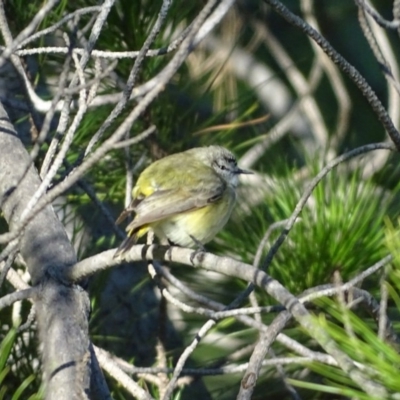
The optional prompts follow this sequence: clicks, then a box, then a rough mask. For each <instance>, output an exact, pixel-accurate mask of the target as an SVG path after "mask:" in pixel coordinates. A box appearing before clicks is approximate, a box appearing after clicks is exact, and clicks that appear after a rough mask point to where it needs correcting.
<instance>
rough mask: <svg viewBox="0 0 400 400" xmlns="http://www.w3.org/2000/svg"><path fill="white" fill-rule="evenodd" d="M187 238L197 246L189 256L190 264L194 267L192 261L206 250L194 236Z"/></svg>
mask: <svg viewBox="0 0 400 400" xmlns="http://www.w3.org/2000/svg"><path fill="white" fill-rule="evenodd" d="M189 236H190V239H192V240H193V242H194V243H195V244H196V246H197V249H196V250H195V251H194V252H193V253H192V254H191V255H190V262H191V263H192V265H194V259H195V257H196V256H197V254H199V253H205V252H206V248H205V247H204V245H203V243H201V242H200V241H199V240H197V239H196V238H195V237H194V236H192V235H189Z"/></svg>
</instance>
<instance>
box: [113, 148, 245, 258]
mask: <svg viewBox="0 0 400 400" xmlns="http://www.w3.org/2000/svg"><path fill="white" fill-rule="evenodd" d="M240 174H252V172H250V171H244V170H242V169H240V168H239V167H238V166H237V162H236V158H235V156H234V155H233V154H232V153H231V152H230V151H229V150H227V149H225V148H223V147H220V146H208V147H197V148H193V149H190V150H187V151H183V152H181V153H176V154H172V155H169V156H167V157H165V158H162V159H160V160H158V161H155V162H154V163H152V164H151V165H150V166H148V167H147V168H146V169H145V170H144V171H143V172H142V173H141V174H140V176H139V179H138V180H137V182H136V186H135V187H134V188H133V191H132V198H133V199H132V202H131V204H130V205H129V207H128V208H127V209H125V210H124V211H123V212H122V214H121V215H120V216H119V218H118V219H117V221H116V223H117V224H118V223H120V222H121V221H123V220H124V219H125V218H126V217H127V215H128V214H129V213H130V212H132V211H133V212H135V218H134V219H133V221H132V222H131V223H130V224H129V225H128V226H127V228H126V231H127V232H128V236H127V238H126V239H125V240H124V241H123V242H122V243H121V245H120V246H119V248H118V250H117V251H116V253H115V255H114V258H118V257H120V256H121V255H123V254H124V253H125V252H127V251H128V250H129V249H130V248H131V247H132V246H133V245H134V244H135V243H136V241H137V239H138V238H140V237H141V236H143V235H145V234H146V233H147V232H148V231H149V229H152V230H153V231H154V233H155V235H156V236H157V237H159V238H160V239H161V240H164V241H165V239H167V240H168V241H169V243H170V244H175V245H179V246H182V247H195V246H202V245H203V244H205V243H207V242H209V241H210V240H212V239H213V238H214V236H215V235H216V234H217V233H218V232H219V231H220V230H221V229H222V228H223V227H224V225H225V224H226V222H227V221H228V219H229V217H230V215H231V213H232V209H233V206H234V204H235V200H236V187H237V185H238V183H239V175H240Z"/></svg>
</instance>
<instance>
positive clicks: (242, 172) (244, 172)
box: [236, 168, 254, 175]
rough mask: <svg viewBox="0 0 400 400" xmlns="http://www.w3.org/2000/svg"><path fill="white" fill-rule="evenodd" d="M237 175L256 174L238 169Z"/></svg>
mask: <svg viewBox="0 0 400 400" xmlns="http://www.w3.org/2000/svg"><path fill="white" fill-rule="evenodd" d="M236 173H237V174H243V175H253V174H254V172H251V171H247V170H245V169H240V168H238V169H237V170H236Z"/></svg>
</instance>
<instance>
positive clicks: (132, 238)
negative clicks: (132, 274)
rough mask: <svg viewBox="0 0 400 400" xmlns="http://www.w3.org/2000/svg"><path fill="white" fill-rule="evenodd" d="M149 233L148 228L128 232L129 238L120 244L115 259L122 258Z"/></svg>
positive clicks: (142, 227) (143, 227)
mask: <svg viewBox="0 0 400 400" xmlns="http://www.w3.org/2000/svg"><path fill="white" fill-rule="evenodd" d="M148 231H149V227H148V226H141V227H140V228H136V229H132V230H131V231H129V232H128V236H127V237H126V238H125V239H124V241H123V242H122V243H121V244H120V246H119V247H118V249H117V251H116V252H115V254H114V256H113V258H121V256H122V255H123V254H125V253H126V252H127V251H129V249H130V248H131V247H132V246H133V245H134V244H135V243H136V242H137V240H138V239H139V238H140V237H142V236H143V235H145V234H146V233H147V232H148Z"/></svg>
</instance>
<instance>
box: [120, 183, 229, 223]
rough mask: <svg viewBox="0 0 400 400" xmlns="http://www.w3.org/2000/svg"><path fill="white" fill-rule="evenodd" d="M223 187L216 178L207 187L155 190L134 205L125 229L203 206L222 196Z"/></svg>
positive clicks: (224, 186)
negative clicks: (132, 216)
mask: <svg viewBox="0 0 400 400" xmlns="http://www.w3.org/2000/svg"><path fill="white" fill-rule="evenodd" d="M225 188H226V184H225V183H224V182H223V181H222V180H220V179H218V181H216V182H214V184H213V185H212V186H211V187H207V188H201V187H200V188H197V189H192V190H188V189H187V188H184V189H182V188H180V189H175V190H174V189H170V190H157V191H155V192H154V193H153V194H151V195H150V196H148V197H145V198H144V199H143V200H142V201H141V202H140V203H139V204H138V205H137V206H136V208H135V212H136V217H135V219H134V220H133V221H132V222H131V223H130V224H129V225H128V227H127V228H126V230H127V231H131V230H136V229H137V228H140V227H141V226H143V225H147V224H151V223H153V222H157V221H161V220H162V219H165V218H168V217H171V216H173V215H176V214H180V213H183V212H186V211H190V210H195V209H198V208H202V207H205V206H206V205H208V204H210V203H213V202H215V201H218V200H219V199H220V198H221V197H222V195H223V193H224V191H225Z"/></svg>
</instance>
